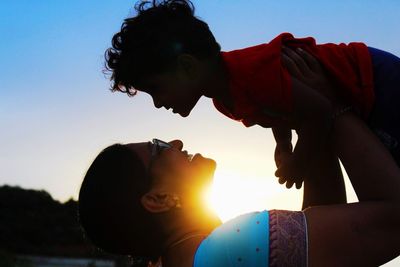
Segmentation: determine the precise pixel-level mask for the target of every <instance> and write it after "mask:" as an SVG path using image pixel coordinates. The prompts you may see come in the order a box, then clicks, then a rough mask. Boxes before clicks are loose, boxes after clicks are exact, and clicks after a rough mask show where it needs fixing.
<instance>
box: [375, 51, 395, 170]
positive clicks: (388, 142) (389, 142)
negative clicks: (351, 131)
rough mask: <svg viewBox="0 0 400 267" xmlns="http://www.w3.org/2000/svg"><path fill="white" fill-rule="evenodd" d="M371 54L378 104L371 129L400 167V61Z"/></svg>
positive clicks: (387, 54) (386, 54)
mask: <svg viewBox="0 0 400 267" xmlns="http://www.w3.org/2000/svg"><path fill="white" fill-rule="evenodd" d="M369 52H370V54H371V59H372V65H373V72H374V86H375V104H374V107H373V109H372V112H371V114H370V116H369V118H368V125H369V126H370V128H371V129H372V130H373V131H374V132H375V134H376V135H377V136H378V137H379V139H380V140H381V141H382V143H383V144H384V145H385V146H386V147H387V148H388V149H389V150H390V152H391V153H392V155H393V157H394V158H395V160H396V162H397V164H398V165H399V166H400V58H398V57H396V56H395V55H393V54H390V53H388V52H385V51H382V50H379V49H375V48H372V47H369Z"/></svg>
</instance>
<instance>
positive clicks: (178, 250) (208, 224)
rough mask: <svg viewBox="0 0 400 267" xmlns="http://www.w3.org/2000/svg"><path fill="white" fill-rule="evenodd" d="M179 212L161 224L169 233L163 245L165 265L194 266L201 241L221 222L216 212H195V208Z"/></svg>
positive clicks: (166, 266)
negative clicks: (194, 259)
mask: <svg viewBox="0 0 400 267" xmlns="http://www.w3.org/2000/svg"><path fill="white" fill-rule="evenodd" d="M195 210H197V211H199V210H200V209H195ZM177 212H178V213H180V214H175V216H172V218H168V219H167V220H164V223H163V224H161V225H162V226H163V228H164V230H163V231H164V232H165V233H167V235H168V237H167V239H166V240H165V242H164V245H163V247H164V252H163V256H162V258H163V267H168V266H175V267H178V266H192V265H191V264H192V263H193V258H194V255H195V253H196V250H197V247H198V246H199V245H200V243H201V241H202V240H203V239H204V238H205V237H207V236H208V235H209V234H210V233H211V232H212V231H213V230H214V229H215V228H216V227H218V226H219V225H220V224H221V221H220V219H219V218H218V217H217V216H216V214H214V213H212V212H210V211H203V212H202V213H201V214H200V212H197V213H196V214H195V213H194V212H193V209H189V210H186V209H182V210H180V211H177ZM185 215H186V216H185ZM178 263H179V264H178ZM167 264H168V265H167ZM169 264H170V265H169ZM187 264H189V265H187Z"/></svg>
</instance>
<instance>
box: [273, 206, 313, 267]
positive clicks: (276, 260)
mask: <svg viewBox="0 0 400 267" xmlns="http://www.w3.org/2000/svg"><path fill="white" fill-rule="evenodd" d="M269 214H270V217H269V218H270V231H269V234H270V254H269V264H270V265H269V266H270V267H278V266H279V267H289V266H291V267H293V266H296V267H306V266H307V225H306V219H305V216H304V213H303V212H301V211H298V212H296V211H285V210H272V211H270V213H269Z"/></svg>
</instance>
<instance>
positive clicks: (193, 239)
mask: <svg viewBox="0 0 400 267" xmlns="http://www.w3.org/2000/svg"><path fill="white" fill-rule="evenodd" d="M206 237H207V234H204V233H192V234H188V235H187V236H185V237H182V238H181V239H180V240H177V241H175V242H174V243H172V244H171V245H170V246H169V247H168V248H167V250H166V251H165V253H164V254H163V256H162V266H163V267H192V266H193V262H194V257H195V254H196V251H197V248H198V247H199V245H200V243H201V242H202V241H203V240H204V239H205V238H206Z"/></svg>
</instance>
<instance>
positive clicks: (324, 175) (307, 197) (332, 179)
mask: <svg viewBox="0 0 400 267" xmlns="http://www.w3.org/2000/svg"><path fill="white" fill-rule="evenodd" d="M345 203H347V199H346V189H345V185H344V180H343V174H342V170H341V168H340V164H339V159H338V158H337V156H336V155H335V153H334V150H333V148H332V144H328V145H327V146H326V148H325V149H324V152H323V153H321V155H320V157H319V158H318V159H316V160H315V161H314V163H312V168H311V171H310V173H309V175H308V176H307V177H305V179H304V191H303V210H304V209H306V208H308V207H311V206H320V205H332V204H345Z"/></svg>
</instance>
